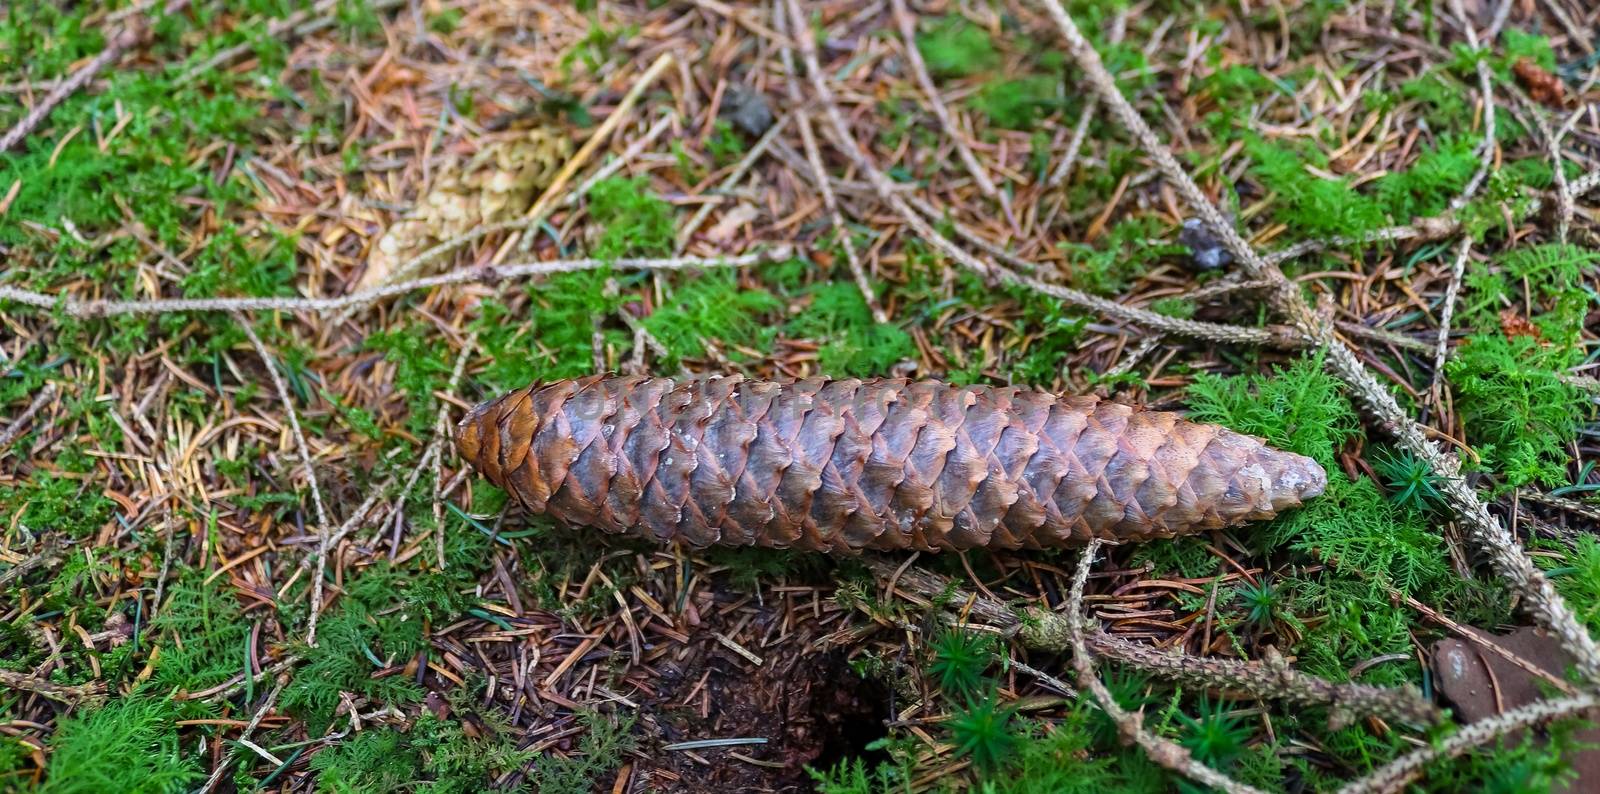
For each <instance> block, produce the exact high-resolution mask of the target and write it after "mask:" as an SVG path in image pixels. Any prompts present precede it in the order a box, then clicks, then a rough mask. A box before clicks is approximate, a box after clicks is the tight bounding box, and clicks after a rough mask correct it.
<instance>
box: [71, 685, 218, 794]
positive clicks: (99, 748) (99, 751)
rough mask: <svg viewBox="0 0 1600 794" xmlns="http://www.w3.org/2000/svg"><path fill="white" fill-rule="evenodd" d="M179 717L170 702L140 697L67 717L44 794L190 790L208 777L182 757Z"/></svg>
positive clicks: (191, 760) (151, 793)
mask: <svg viewBox="0 0 1600 794" xmlns="http://www.w3.org/2000/svg"><path fill="white" fill-rule="evenodd" d="M178 718H179V714H178V710H177V708H176V707H175V706H174V705H173V704H172V703H171V702H170V701H166V700H157V699H153V698H145V697H137V696H135V697H129V698H125V699H122V700H116V701H113V702H111V703H109V704H107V705H105V706H103V707H101V708H99V709H95V710H92V711H87V712H83V713H79V714H74V715H72V716H69V717H65V718H63V719H62V720H61V722H60V725H59V727H58V728H57V729H56V733H55V736H54V737H52V739H51V742H50V751H51V752H50V767H49V774H48V775H47V776H46V777H45V781H44V785H43V786H41V787H40V789H39V791H40V794H80V792H81V794H102V792H107V791H122V792H129V794H158V793H165V792H182V791H188V790H189V789H190V788H191V787H193V786H194V785H195V784H197V783H199V782H200V781H201V780H203V779H204V777H205V774H204V773H203V772H202V771H201V769H200V765H199V764H198V763H197V762H196V761H195V759H194V758H192V757H185V755H184V754H183V751H182V748H181V746H180V744H179V740H178V726H177V724H176V723H177V720H178Z"/></svg>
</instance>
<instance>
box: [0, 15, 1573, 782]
mask: <svg viewBox="0 0 1600 794" xmlns="http://www.w3.org/2000/svg"><path fill="white" fill-rule="evenodd" d="M1080 31H1081V32H1080ZM1597 39H1600V8H1596V7H1595V6H1594V5H1593V4H1591V3H1587V2H1583V0H1503V1H1502V0H1445V1H1444V2H1436V1H1434V0H1423V1H1422V2H1413V1H1412V0H1378V1H1377V2H1364V3H1357V4H1345V3H1341V2H1337V1H1336V0H1310V2H1295V0H1284V1H1283V2H1271V3H1256V2H1249V1H1248V0H1240V2H1238V3H1227V4H1222V3H1217V4H1196V3H1188V2H1171V1H1170V0H1143V1H1142V2H1134V3H1128V2H1124V0H1073V1H1072V2H1068V3H1066V5H1065V8H1063V7H1062V6H1061V5H1059V4H1058V2H1057V0H1037V1H1036V0H982V1H979V0H972V1H970V2H957V1H955V0H949V1H947V0H877V1H876V2H870V3H857V2H842V1H840V2H834V1H833V0H821V1H819V0H803V1H802V2H792V0H777V2H776V3H771V2H766V3H734V2H727V3H725V2H720V1H719V0H692V1H689V0H673V1H671V2H643V1H642V0H641V1H640V2H626V3H624V2H607V1H606V0H599V1H598V2H595V0H590V2H579V3H575V4H568V3H545V2H539V0H504V1H503V2H493V3H478V2H467V0H410V2H400V0H378V2H374V3H363V2H359V1H358V0H317V1H316V2H310V1H309V0H187V2H185V1H184V0H172V1H171V2H167V3H157V2H153V0H146V1H145V2H141V3H137V4H133V5H129V4H127V3H122V2H117V3H53V2H44V1H43V0H19V1H18V2H12V3H9V4H7V7H6V10H5V11H4V12H0V131H3V132H0V134H3V135H4V137H0V685H3V686H0V790H4V791H32V790H36V789H37V790H41V791H48V792H78V791H85V792H87V791H94V792H108V791H150V792H156V791H197V790H198V791H230V790H268V791H291V790H292V791H313V790H315V791H330V792H345V791H350V792H356V791H359V792H386V791H432V792H466V791H478V790H484V789H485V788H490V787H492V788H494V789H495V790H520V791H539V792H588V791H601V792H605V791H610V792H616V793H621V792H642V791H685V792H691V791H713V790H715V791H802V790H813V789H820V790H822V791H826V792H833V793H834V794H844V793H846V792H849V793H850V794H865V793H866V792H879V791H918V792H920V791H946V790H974V791H984V792H1035V791H1037V792H1043V791H1065V792H1070V791H1079V792H1097V793H1103V792H1109V791H1152V792H1157V791H1170V790H1184V791H1190V790H1206V789H1208V788H1209V789H1216V790H1226V791H1251V790H1265V791H1327V790H1336V789H1341V788H1342V789H1343V790H1348V791H1397V790H1404V789H1407V788H1408V787H1410V788H1411V789H1412V790H1420V791H1441V792H1443V791H1460V790H1485V791H1506V792H1510V791H1545V790H1551V789H1557V790H1559V789H1561V788H1563V787H1569V788H1570V790H1594V789H1595V788H1596V787H1600V771H1597V766H1600V764H1597V761H1596V759H1595V753H1594V752H1586V751H1585V748H1586V747H1587V746H1588V745H1589V744H1590V743H1592V742H1594V741H1595V739H1596V735H1595V733H1594V732H1593V731H1592V729H1590V728H1588V727H1587V725H1586V724H1585V723H1584V721H1583V718H1584V716H1585V715H1591V716H1592V715H1593V712H1594V709H1595V707H1596V704H1597V702H1600V701H1597V700H1596V698H1597V697H1600V646H1597V645H1596V642H1595V639H1594V636H1595V635H1594V634H1593V632H1595V631H1596V630H1600V542H1597V541H1596V538H1595V531H1596V529H1597V524H1600V493H1597V492H1600V472H1596V470H1595V468H1596V467H1595V464H1596V462H1597V461H1600V433H1597V430H1596V425H1595V424H1594V419H1595V413H1594V410H1593V406H1594V404H1595V402H1596V395H1597V394H1600V381H1596V380H1595V379H1594V378H1593V377H1592V375H1593V374H1594V373H1593V372H1592V370H1593V369H1594V368H1595V367H1596V366H1597V364H1596V358H1597V357H1600V313H1597V310H1600V292H1597V291H1596V290H1597V287H1600V248H1597V247H1596V243H1597V237H1600V213H1597V210H1596V209H1595V206H1596V204H1595V203H1591V202H1596V203H1600V197H1595V196H1587V195H1586V194H1587V193H1588V192H1589V191H1590V190H1591V189H1593V188H1595V187H1596V186H1597V185H1600V170H1597V169H1600V114H1597V113H1596V105H1595V104H1594V103H1595V101H1596V100H1597V99H1600V88H1597V86H1596V82H1597V80H1600V54H1597V51H1596V44H1597ZM1096 54H1097V55H1096ZM1219 211H1220V212H1219ZM1186 224H1187V225H1186ZM1235 228H1236V229H1237V230H1238V232H1237V234H1234V233H1233V232H1232V231H1231V230H1233V229H1235ZM1241 235H1242V236H1241ZM604 371H621V372H649V373H654V374H660V375H677V374H683V373H723V374H733V373H738V374H744V375H747V376H750V377H759V378H772V379H788V378H799V377H805V376H811V375H826V376H832V377H860V378H866V377H879V376H882V377H916V378H939V379H942V380H946V381H948V382H952V383H958V384H968V383H985V384H1003V385H1011V384H1015V385H1027V386H1033V387H1037V388H1041V389H1045V390H1049V391H1052V392H1055V393H1058V394H1089V393H1093V394H1099V395H1101V396H1104V397H1107V398H1109V399H1113V400H1117V401H1122V402H1127V403H1134V404H1144V405H1151V406H1156V407H1161V408H1166V409H1174V410H1183V411H1186V412H1188V413H1189V415H1190V416H1191V418H1194V419H1197V420H1201V421H1208V422H1215V423H1220V424H1224V425H1227V426H1230V427H1232V428H1234V429H1237V430H1240V431H1243V432H1247V433H1251V434H1254V435H1258V436H1261V437H1264V438H1266V439H1267V440H1268V441H1270V442H1271V443H1272V444H1274V445H1276V446H1278V447H1281V448H1285V449H1290V450H1293V451H1296V452H1300V453H1303V454H1305V455H1309V456H1311V457H1313V458H1315V459H1316V460H1317V461H1318V462H1320V463H1321V464H1322V465H1323V466H1324V467H1325V468H1326V469H1327V470H1328V472H1329V477H1330V482H1329V487H1328V489H1327V493H1326V494H1325V495H1323V496H1321V497H1320V498H1318V499H1315V500H1313V501H1312V502H1311V503H1309V504H1308V505H1306V506H1305V507H1304V508H1303V509H1300V510H1296V511H1293V512H1291V513H1289V514H1286V515H1284V516H1282V517H1280V518H1278V519H1275V520H1273V521H1271V522H1267V523H1262V524H1256V525H1251V526H1246V527H1241V528H1236V529H1232V530H1227V531H1216V532H1208V533H1205V534H1203V535H1200V536H1197V537H1191V538H1186V539H1180V540H1173V541H1158V542H1154V543H1149V544H1145V545H1139V546H1123V547H1115V548H1112V547H1097V548H1092V549H1090V550H1089V551H1088V552H1087V553H1085V552H1084V551H1083V550H1073V549H1057V550H1045V551H1028V552H994V553H989V552H981V551H980V552H969V553H965V554H951V553H945V554H938V555H931V554H922V555H862V556H855V557H849V556H839V557H825V556H821V555H815V554H807V553H797V552H789V551H779V550H755V549H717V548H713V549H706V550H696V549H692V548H688V547H682V546H659V545H655V544H651V543H647V542H643V541H638V540H630V539H626V538H620V537H612V536H606V535H602V534H600V533H598V532H596V531H593V530H590V531H585V530H581V529H569V528H561V527H556V526H553V525H551V524H550V523H549V522H547V521H544V520H542V519H539V518H534V517H529V516H527V515H524V514H523V513H522V512H521V511H519V510H518V509H516V508H515V507H513V506H512V505H510V504H508V500H507V496H506V494H505V493H504V492H502V491H500V490H498V489H496V488H494V487H493V486H491V485H489V484H488V483H487V482H486V481H485V480H483V479H481V478H480V477H478V476H477V475H476V474H475V473H474V472H473V471H472V470H471V469H470V468H469V467H468V466H467V465H466V463H465V462H464V461H462V460H461V459H460V457H459V456H458V454H457V453H456V450H455V449H454V447H453V445H452V444H451V443H449V439H448V431H447V429H448V428H449V427H451V426H453V425H454V423H455V422H456V421H458V420H459V419H460V418H461V416H462V415H463V412H464V411H465V410H466V409H467V408H468V407H470V406H471V405H473V404H475V403H477V402H479V401H481V400H485V399H489V398H491V397H494V396H496V395H498V394H501V393H503V392H505V391H507V390H509V389H512V388H517V387H521V386H524V385H526V384H528V383H530V382H532V381H535V380H539V379H543V380H551V379H560V378H569V377H577V376H582V375H588V374H592V373H596V372H604ZM1080 615H1081V616H1082V617H1083V618H1086V619H1084V620H1080V619H1079V616H1080ZM1074 648H1076V652H1074ZM1580 775H1581V776H1583V779H1582V780H1581V781H1580Z"/></svg>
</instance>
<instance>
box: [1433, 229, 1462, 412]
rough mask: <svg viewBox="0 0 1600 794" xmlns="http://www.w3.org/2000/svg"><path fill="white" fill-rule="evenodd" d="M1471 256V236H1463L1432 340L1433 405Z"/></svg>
mask: <svg viewBox="0 0 1600 794" xmlns="http://www.w3.org/2000/svg"><path fill="white" fill-rule="evenodd" d="M1471 256H1472V238H1471V237H1470V236H1463V237H1462V238H1461V242H1460V243H1459V244H1458V245H1457V246H1456V259H1455V264H1453V265H1451V267H1450V284H1449V286H1447V287H1445V291H1444V305H1443V306H1441V307H1439V336H1438V337H1437V339H1436V341H1435V342H1434V350H1433V379H1432V380H1431V381H1430V382H1429V384H1428V393H1429V395H1430V396H1431V398H1432V400H1433V403H1434V404H1435V405H1439V404H1440V392H1441V391H1442V390H1443V388H1444V361H1445V358H1446V357H1447V356H1448V355H1449V354H1450V320H1451V318H1452V317H1453V316H1454V315H1455V312H1456V295H1457V293H1459V292H1460V291H1461V278H1462V277H1463V276H1464V275H1465V274H1466V269H1467V259H1468V258H1469V257H1471Z"/></svg>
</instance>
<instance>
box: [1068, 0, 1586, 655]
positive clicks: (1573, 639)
mask: <svg viewBox="0 0 1600 794" xmlns="http://www.w3.org/2000/svg"><path fill="white" fill-rule="evenodd" d="M1041 2H1043V3H1044V6H1045V9H1046V10H1047V11H1048V12H1049V14H1050V16H1051V18H1052V19H1054V20H1055V22H1056V26H1057V28H1059V29H1060V31H1061V34H1062V37H1063V39H1065V41H1066V43H1067V49H1068V50H1069V51H1070V53H1071V54H1072V56H1073V58H1074V60H1076V61H1077V62H1078V64H1079V65H1080V66H1081V67H1082V68H1083V70H1084V72H1085V73H1086V76H1087V78H1088V81H1089V83H1090V85H1091V86H1092V87H1093V88H1094V90H1095V91H1096V93H1098V94H1099V95H1100V97H1101V100H1102V101H1104V102H1105V103H1106V105H1107V106H1108V107H1109V108H1110V109H1111V111H1112V112H1113V113H1114V114H1115V115H1116V116H1117V118H1118V119H1119V120H1120V121H1121V122H1122V124H1123V126H1124V127H1125V128H1126V129H1127V130H1128V131H1129V132H1130V133H1132V134H1133V137H1134V138H1135V139H1136V140H1137V141H1138V142H1139V144H1140V147H1141V148H1143V149H1144V150H1145V152H1146V153H1147V154H1149V155H1150V156H1151V157H1152V158H1153V159H1154V160H1155V162H1156V164H1157V166H1158V167H1159V168H1160V169H1161V171H1162V173H1163V174H1164V175H1165V176H1166V177H1167V179H1168V181H1169V182H1170V183H1172V185H1173V186H1174V188H1176V189H1177V191H1178V193H1179V194H1180V195H1181V196H1182V197H1183V199H1184V200H1185V201H1186V202H1187V203H1188V204H1189V205H1190V207H1191V208H1192V209H1193V210H1194V211H1195V212H1196V213H1197V214H1198V215H1199V216H1200V217H1201V218H1202V219H1203V220H1204V222H1205V223H1206V225H1207V227H1209V228H1210V230H1211V232H1212V234H1214V235H1216V236H1217V238H1218V239H1219V240H1221V241H1222V243H1223V244H1224V245H1225V246H1227V248H1228V250H1229V251H1230V252H1231V253H1232V254H1233V255H1234V258H1235V260H1236V261H1238V262H1239V263H1240V264H1241V266H1242V267H1243V268H1244V269H1245V271H1246V272H1247V273H1248V274H1249V275H1250V277H1252V278H1261V279H1269V280H1273V281H1275V282H1276V283H1277V284H1278V285H1279V286H1278V288H1277V289H1275V290H1274V292H1273V303H1274V305H1275V308H1277V309H1278V310H1279V311H1280V312H1282V313H1283V314H1284V315H1286V316H1287V317H1288V319H1289V320H1290V322H1291V324H1293V325H1294V326H1295V327H1296V328H1297V329H1298V330H1299V331H1300V332H1301V333H1303V334H1305V335H1306V336H1307V337H1309V338H1311V339H1312V340H1314V341H1315V343H1316V345H1317V347H1318V348H1319V349H1322V350H1324V351H1326V354H1325V356H1324V362H1325V365H1326V366H1327V367H1328V369H1329V371H1330V372H1332V373H1333V374H1334V376H1335V377H1337V378H1339V379H1340V380H1341V381H1343V382H1344V383H1345V385H1346V387H1347V388H1348V389H1349V390H1350V392H1351V394H1352V396H1353V398H1354V400H1355V402H1356V403H1357V404H1358V405H1359V406H1360V407H1361V408H1363V409H1364V411H1365V413H1366V414H1367V415H1368V416H1369V417H1371V418H1372V420H1373V421H1374V422H1375V423H1376V424H1377V425H1378V426H1379V427H1381V428H1382V429H1384V430H1385V431H1386V432H1388V433H1390V434H1392V435H1393V436H1394V437H1395V439H1396V441H1397V442H1398V443H1399V445H1400V446H1401V447H1403V448H1404V449H1406V450H1408V451H1409V452H1411V453H1412V454H1413V455H1416V456H1417V457H1418V458H1419V459H1421V460H1423V461H1425V462H1426V463H1427V464H1428V466H1429V468H1430V469H1431V470H1432V471H1433V472H1435V473H1436V474H1437V475H1438V476H1439V478H1440V486H1439V487H1440V490H1441V491H1442V492H1443V494H1444V496H1445V501H1446V502H1447V503H1448V504H1449V506H1450V507H1451V509H1452V510H1453V511H1454V512H1455V513H1456V515H1457V517H1458V518H1459V520H1460V521H1461V524H1462V526H1463V527H1465V528H1466V530H1467V533H1468V535H1469V537H1471V539H1472V540H1473V541H1474V543H1476V544H1477V545H1478V546H1479V547H1481V548H1483V549H1484V550H1485V551H1486V552H1487V553H1488V555H1489V557H1490V559H1491V560H1492V561H1493V563H1494V567H1495V569H1496V570H1497V571H1498V572H1499V573H1500V575H1501V576H1503V577H1505V578H1506V580H1507V581H1508V582H1509V583H1510V584H1511V586H1512V587H1513V588H1515V589H1516V590H1517V592H1518V593H1520V594H1521V595H1522V597H1523V601H1522V606H1523V608H1524V609H1525V610H1527V611H1528V612H1529V613H1530V614H1531V615H1532V616H1533V617H1534V618H1535V619H1536V620H1537V621H1538V622H1539V623H1540V625H1542V626H1544V627H1545V628H1547V629H1549V630H1550V631H1552V632H1553V633H1554V634H1556V636H1558V637H1560V639H1561V642H1562V645H1563V646H1564V647H1565V648H1566V649H1567V650H1568V652H1569V653H1571V654H1572V655H1573V657H1574V658H1575V659H1576V660H1577V663H1578V666H1579V668H1580V669H1581V670H1582V672H1583V674H1584V677H1585V678H1587V679H1588V680H1589V681H1591V682H1594V683H1600V645H1597V644H1596V643H1595V641H1594V638H1593V637H1591V636H1589V634H1588V632H1587V631H1585V630H1584V629H1583V626H1582V624H1580V623H1579V622H1578V619H1577V616H1576V615H1574V614H1573V612H1572V610H1571V609H1570V608H1568V607H1567V604H1566V601H1565V600H1564V599H1563V598H1562V597H1561V594H1560V593H1558V592H1557V591H1556V588H1555V586H1554V585H1553V584H1552V583H1551V582H1550V580H1549V579H1548V578H1547V577H1546V576H1545V575H1544V573H1543V572H1542V571H1540V570H1539V569H1538V567H1537V566H1535V565H1534V564H1533V560H1532V559H1530V558H1529V557H1528V555H1527V554H1526V553H1525V552H1524V551H1523V550H1522V548H1521V546H1520V545H1518V543H1517V540H1516V538H1514V537H1513V536H1512V535H1511V533H1510V531H1509V530H1507V529H1506V527H1505V526H1504V525H1503V524H1501V523H1500V522H1499V521H1498V520H1496V519H1495V518H1494V517H1493V516H1491V515H1490V514H1489V511H1488V508H1487V507H1486V506H1485V505H1484V503H1483V501H1482V500H1480V499H1479V498H1478V496H1477V494H1476V493H1474V492H1473V491H1472V489H1471V488H1469V487H1468V486H1467V484H1466V482H1465V481H1464V480H1463V479H1462V478H1461V477H1460V472H1459V468H1460V467H1459V463H1458V462H1457V461H1456V460H1455V458H1453V457H1451V456H1449V455H1446V454H1445V453H1444V452H1443V451H1441V450H1440V449H1439V447H1438V445H1436V444H1435V443H1434V442H1433V441H1432V440H1430V439H1429V438H1428V436H1427V434H1426V433H1425V432H1424V431H1423V429H1422V427H1421V425H1419V424H1418V423H1417V422H1416V420H1414V419H1412V418H1411V417H1410V416H1408V415H1407V414H1406V412H1405V411H1404V410H1403V409H1402V408H1401V407H1400V404H1399V403H1398V402H1396V401H1395V398H1394V395H1393V394H1392V393H1391V392H1390V391H1389V390H1388V389H1386V388H1384V386H1383V385H1382V384H1381V383H1379V382H1378V381H1377V379H1376V378H1375V377H1373V375H1372V374H1371V373H1370V372H1368V371H1367V370H1366V368H1365V366H1364V365H1363V364H1362V363H1361V360H1360V359H1359V358H1358V357H1357V356H1356V355H1355V353H1354V352H1353V351H1351V349H1350V348H1349V347H1347V346H1345V344H1344V343H1343V342H1341V341H1340V340H1339V339H1338V338H1337V337H1336V336H1335V335H1334V332H1333V330H1332V328H1331V327H1329V325H1328V324H1327V323H1325V322H1323V321H1322V320H1321V319H1320V318H1319V317H1318V316H1317V314H1316V312H1315V311H1313V310H1312V308H1311V307H1310V306H1309V305H1308V304H1307V303H1306V301H1305V298H1304V296H1302V295H1301V293H1300V291H1299V289H1298V288H1297V287H1296V286H1295V285H1294V284H1293V283H1291V282H1289V281H1288V280H1287V279H1286V278H1284V276H1283V273H1282V272H1281V271H1279V270H1278V269H1277V268H1276V267H1275V266H1272V265H1269V264H1267V263H1266V262H1265V261H1263V260H1262V259H1261V257H1260V255H1258V254H1257V253H1256V252H1255V249H1253V248H1252V247H1251V246H1250V244H1249V243H1247V242H1245V240H1244V238H1243V237H1241V236H1240V235H1239V232H1238V231H1237V230H1236V229H1235V228H1234V226H1233V224H1232V222H1230V221H1229V220H1228V219H1227V218H1226V217H1224V216H1223V215H1222V213H1221V211H1219V210H1218V209H1217V208H1216V206H1215V205H1213V204H1212V203H1211V202H1210V200H1209V199H1208V198H1207V197H1206V195H1205V193H1204V192H1202V191H1201V190H1200V186H1199V185H1197V184H1195V182H1194V179H1193V178H1192V177H1190V176H1189V174H1188V172H1187V171H1186V170H1185V169H1184V168H1183V166H1182V165H1180V164H1179V163H1178V161H1177V159H1176V158H1174V157H1173V155H1172V152H1171V150H1170V149H1168V148H1167V147H1166V145H1165V144H1163V143H1161V141H1160V139H1158V138H1157V137H1156V135H1155V132H1154V131H1153V130H1151V129H1150V126H1149V125H1148V124H1146V123H1145V121H1144V119H1143V118H1142V117H1141V116H1140V115H1139V113H1138V111H1136V110H1135V109H1134V108H1133V105H1131V104H1130V103H1129V102H1128V99H1127V97H1125V96H1123V95H1122V91H1121V89H1119V88H1118V87H1117V84H1116V80H1115V78H1113V77H1112V75H1111V74H1110V72H1108V71H1106V67H1105V65H1104V64H1103V63H1102V62H1101V61H1100V56H1099V54H1098V53H1097V52H1095V49H1094V47H1093V46H1092V45H1091V44H1090V43H1089V41H1088V40H1087V39H1085V38H1084V36H1083V34H1082V33H1081V32H1080V31H1079V30H1078V27H1077V25H1076V24H1075V23H1074V22H1073V21H1072V19H1071V18H1070V17H1069V16H1068V15H1067V13H1066V11H1065V10H1064V9H1063V8H1062V7H1061V4H1060V3H1059V2H1057V0H1041ZM1597 179H1600V177H1597ZM1575 187H1576V185H1575Z"/></svg>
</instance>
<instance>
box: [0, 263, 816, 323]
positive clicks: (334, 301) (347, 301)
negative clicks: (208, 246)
mask: <svg viewBox="0 0 1600 794" xmlns="http://www.w3.org/2000/svg"><path fill="white" fill-rule="evenodd" d="M793 253H794V249H792V248H790V247H789V246H787V245H779V246H775V247H773V248H769V249H766V250H763V251H758V252H756V253H751V254H743V255H741V256H733V257H726V258H719V259H702V258H696V257H673V258H670V259H609V260H608V259H558V260H552V261H549V262H523V263H518V264H512V265H503V266H500V267H488V266H485V267H475V268H471V269H467V270H457V271H454V272H451V273H444V274H441V275H437V276H430V277H428V278H419V279H415V280H412V281H406V282H402V283H398V284H389V285H385V286H381V287H373V288H372V289H367V290H362V291H360V292H353V293H351V294H349V295H343V296H340V297H337V298H160V299H155V300H142V301H120V300H79V299H77V298H72V297H68V296H54V295H46V294H44V293H41V292H33V291H31V290H24V289H18V288H16V287H8V286H0V300H9V301H16V302H17V303H21V304H23V305H25V306H33V307H36V308H40V309H59V310H60V311H61V312H62V313H64V314H66V315H67V316H69V317H80V318H100V317H115V316H118V315H125V314H171V313H175V312H247V311H285V312H296V311H305V312H317V313H319V314H326V313H328V312H334V311H338V310H340V309H344V308H348V307H351V306H364V305H366V304H369V303H373V302H375V301H380V300H383V299H384V298H389V297H394V296H396V295H404V294H406V293H408V292H415V291H417V290H422V289H432V288H434V287H442V286H447V285H451V284H470V283H474V282H481V283H494V282H497V281H501V280H504V279H514V278H526V277H529V276H545V275H551V274H555V273H572V272H575V271H579V270H595V269H597V268H602V267H612V268H617V269H619V270H688V269H692V268H715V267H749V266H751V265H758V264H763V263H766V262H777V261H782V260H784V259H788V258H789V257H790V256H792V255H793Z"/></svg>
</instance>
